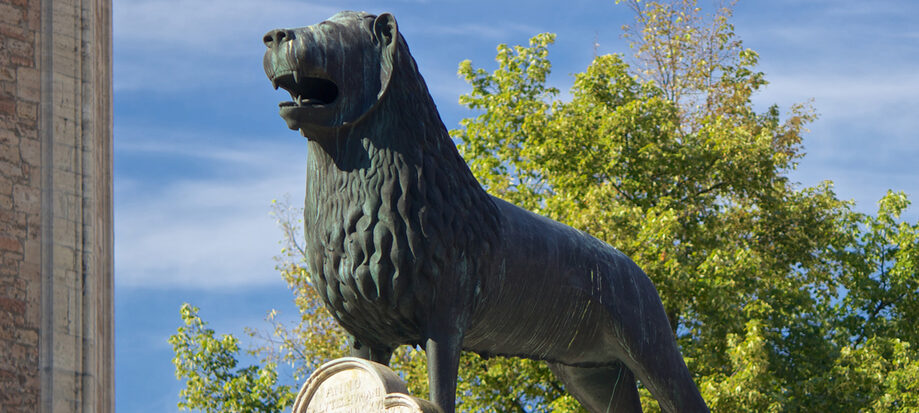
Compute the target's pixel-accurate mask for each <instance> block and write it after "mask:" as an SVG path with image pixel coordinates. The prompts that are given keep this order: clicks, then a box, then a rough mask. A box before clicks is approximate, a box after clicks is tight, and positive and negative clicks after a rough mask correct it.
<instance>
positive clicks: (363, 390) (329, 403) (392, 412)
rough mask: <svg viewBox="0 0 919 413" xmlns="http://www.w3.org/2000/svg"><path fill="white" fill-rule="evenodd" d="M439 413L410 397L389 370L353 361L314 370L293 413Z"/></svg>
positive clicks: (400, 380) (355, 359) (334, 363)
mask: <svg viewBox="0 0 919 413" xmlns="http://www.w3.org/2000/svg"><path fill="white" fill-rule="evenodd" d="M378 412H380V413H382V412H386V413H440V412H441V410H440V409H439V408H438V407H437V406H435V405H434V404H433V403H431V402H429V401H427V400H422V399H418V398H416V397H412V396H410V395H409V394H408V389H407V388H406V387H405V383H404V382H403V381H402V379H400V378H399V376H398V375H396V373H394V372H393V371H392V370H390V369H389V368H388V367H386V366H384V365H382V364H379V363H374V362H372V361H368V360H363V359H359V358H354V357H345V358H340V359H335V360H332V361H330V362H328V363H326V364H323V365H322V366H321V367H319V368H318V369H316V371H315V372H313V374H312V375H311V376H310V378H309V380H307V381H306V383H305V384H304V385H303V387H302V388H301V389H300V393H299V394H297V400H296V401H295V402H294V408H293V413H378Z"/></svg>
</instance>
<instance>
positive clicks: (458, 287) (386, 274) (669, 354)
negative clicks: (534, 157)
mask: <svg viewBox="0 0 919 413" xmlns="http://www.w3.org/2000/svg"><path fill="white" fill-rule="evenodd" d="M264 42H265V44H266V45H267V46H268V50H267V52H266V53H265V57H264V66H265V73H266V74H267V75H268V78H269V79H270V80H271V82H272V84H273V86H274V87H275V88H278V87H280V88H283V89H285V90H287V91H288V92H290V95H291V98H292V101H289V102H282V103H280V105H279V106H280V114H281V117H282V118H283V119H284V120H285V121H286V122H287V126H288V127H289V128H290V129H293V130H299V131H300V132H301V133H302V135H303V136H305V137H306V138H308V142H309V143H308V145H309V155H308V159H307V178H306V205H305V212H304V219H305V221H304V226H305V228H306V252H307V264H308V268H309V272H310V277H311V281H312V283H313V285H314V286H315V288H316V289H317V290H318V292H319V295H320V296H322V298H323V300H324V301H325V303H326V305H328V307H329V309H330V310H331V313H332V314H333V316H334V317H335V318H336V320H337V321H338V322H339V323H340V324H341V325H342V326H343V327H344V328H345V330H347V331H348V332H349V333H350V334H351V335H352V336H353V340H354V341H353V350H352V351H353V355H356V356H358V357H362V358H365V359H370V360H373V361H377V362H380V363H383V364H388V362H389V359H390V357H391V355H392V351H393V349H394V348H395V347H397V346H399V345H403V344H409V345H420V346H421V347H423V348H424V349H425V351H426V354H427V360H428V375H429V380H430V389H431V394H430V397H431V401H433V402H434V403H436V404H437V405H439V406H440V408H441V409H443V411H444V412H446V413H450V412H453V411H454V409H455V397H456V376H457V369H458V363H459V356H460V351H462V350H466V351H473V352H476V353H478V354H481V355H483V356H486V357H489V356H518V357H526V358H531V359H538V360H545V361H546V362H548V363H549V366H550V368H551V369H552V371H553V372H554V373H555V374H556V375H557V376H558V377H559V379H560V380H561V381H562V382H563V383H564V385H565V388H566V390H567V391H569V392H570V393H571V394H572V395H574V397H575V398H576V399H577V400H578V401H580V402H581V404H582V405H583V406H584V407H586V408H587V409H588V410H590V411H592V412H607V411H629V412H631V411H640V410H641V405H640V403H639V397H638V391H637V387H636V378H637V379H638V380H641V383H642V384H643V385H644V386H645V387H647V388H648V389H649V390H650V391H651V394H652V395H653V396H654V397H655V398H656V399H657V401H658V402H659V404H660V406H661V408H662V410H664V411H666V412H704V411H708V408H707V407H706V405H705V401H704V400H703V399H702V397H701V395H700V394H699V391H698V390H697V388H696V386H695V384H694V383H693V379H692V376H691V374H690V372H689V370H688V369H687V368H686V364H685V363H684V361H683V358H682V356H681V355H680V352H679V348H678V347H677V343H676V341H675V339H674V335H673V332H672V331H671V329H670V324H669V323H668V320H667V316H666V314H665V313H664V308H663V306H662V304H661V301H660V297H659V296H658V293H657V290H656V289H655V288H654V285H653V284H652V283H651V280H650V279H649V278H648V276H647V275H645V273H644V272H643V271H642V270H641V269H640V268H639V267H638V266H637V265H636V264H635V263H634V262H632V260H630V259H629V258H628V257H626V256H625V255H624V254H622V253H621V252H619V251H618V250H617V249H615V248H613V247H611V246H609V245H607V244H605V243H603V242H601V241H599V240H597V239H596V238H593V237H591V236H590V235H588V234H586V233H584V232H581V231H578V230H575V229H573V228H571V227H568V226H566V225H563V224H560V223H558V222H555V221H553V220H550V219H548V218H544V217H542V216H539V215H536V214H534V213H531V212H529V211H526V210H524V209H522V208H519V207H517V206H515V205H512V204H510V203H507V202H505V201H503V200H501V199H498V198H495V197H493V196H491V195H489V194H488V193H486V192H485V190H484V189H483V188H482V187H481V185H479V183H478V182H477V181H476V179H475V178H474V177H473V175H472V173H471V172H470V170H469V167H468V166H467V165H466V163H465V162H464V161H463V159H462V158H461V157H460V155H459V153H458V152H457V150H456V146H455V145H454V143H453V142H452V141H451V139H450V137H449V134H448V133H447V129H446V128H445V127H444V125H443V122H442V121H441V119H440V115H439V114H438V113H437V108H436V107H435V105H434V101H433V100H432V98H431V96H430V94H429V92H428V89H427V86H426V85H425V82H424V80H423V79H422V77H421V75H420V74H419V73H418V68H417V66H416V64H415V60H414V59H413V58H412V56H411V54H410V53H409V49H408V45H407V44H406V42H405V40H404V39H403V38H402V36H401V35H400V34H399V30H398V26H397V25H396V20H395V18H393V16H392V15H390V14H381V15H379V16H374V15H371V14H367V13H357V12H341V13H338V14H336V15H335V16H332V17H331V18H330V19H329V20H327V21H324V22H321V23H319V24H316V25H313V26H308V27H303V28H299V29H289V30H288V29H279V30H272V31H270V32H268V34H266V35H265V37H264Z"/></svg>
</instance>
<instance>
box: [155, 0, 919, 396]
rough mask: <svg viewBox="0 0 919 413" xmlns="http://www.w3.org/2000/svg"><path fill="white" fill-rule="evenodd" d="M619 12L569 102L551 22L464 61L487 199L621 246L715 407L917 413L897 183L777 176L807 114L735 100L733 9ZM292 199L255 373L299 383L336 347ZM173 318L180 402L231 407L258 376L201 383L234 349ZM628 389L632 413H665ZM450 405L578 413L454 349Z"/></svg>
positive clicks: (753, 74)
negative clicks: (283, 373) (484, 60)
mask: <svg viewBox="0 0 919 413" xmlns="http://www.w3.org/2000/svg"><path fill="white" fill-rule="evenodd" d="M625 3H626V4H627V5H628V6H629V7H631V8H632V10H633V11H634V12H635V14H636V24H635V25H634V26H631V27H626V32H627V34H628V36H629V38H630V39H631V40H632V42H633V44H632V46H633V49H634V50H635V56H634V58H633V59H631V60H627V59H626V58H625V57H623V56H619V55H606V56H597V57H596V58H595V59H594V61H593V62H592V63H591V64H590V66H589V67H587V69H586V70H585V71H584V72H583V73H578V74H576V75H574V83H573V86H572V87H571V90H570V93H569V94H568V95H566V96H569V97H568V98H566V99H564V100H563V99H560V98H559V96H560V92H559V91H558V90H556V89H554V88H552V87H549V86H547V84H546V81H547V78H548V76H549V74H550V72H551V64H550V61H549V57H548V54H549V46H550V45H551V44H552V43H553V41H554V39H555V36H554V35H552V34H540V35H537V36H535V37H533V38H532V39H531V40H530V43H529V45H528V46H514V47H509V46H506V45H500V46H498V49H497V56H496V62H497V68H496V69H495V70H494V71H487V70H485V69H482V68H474V67H473V65H472V63H471V62H469V61H465V62H462V63H461V64H460V67H459V74H460V75H461V76H462V77H463V78H464V79H466V81H467V82H468V83H469V84H470V85H471V91H470V92H469V93H468V94H466V95H463V96H462V97H461V98H460V102H461V103H462V104H464V105H466V106H467V107H469V108H470V109H473V110H475V111H477V115H476V116H475V117H473V118H469V119H464V120H463V121H461V128H460V129H457V130H453V131H451V134H452V136H453V137H454V138H456V139H457V140H458V141H459V145H458V147H459V150H460V152H461V153H462V155H463V157H464V158H465V159H466V161H467V162H468V163H469V166H470V168H471V169H472V171H473V172H474V173H475V174H476V176H477V177H478V179H479V180H480V182H481V183H482V184H483V185H485V186H486V187H487V188H488V189H489V191H490V192H491V193H492V194H495V195H496V196H499V197H501V198H504V199H506V200H508V201H510V202H513V203H516V204H518V205H521V206H524V207H525V208H528V209H531V210H533V211H535V212H538V213H540V214H544V215H547V216H549V217H552V218H554V219H556V220H559V221H561V222H564V223H567V224H569V225H572V226H574V227H576V228H579V229H582V230H585V231H587V232H589V233H590V234H592V235H594V236H595V237H597V238H599V239H601V240H603V241H606V242H608V243H609V244H611V245H613V246H615V247H617V248H619V249H620V250H622V251H623V252H625V253H626V254H628V255H629V256H630V257H632V258H633V259H634V260H635V261H636V262H637V263H638V264H639V265H640V266H641V267H642V268H643V269H644V270H645V271H646V272H647V273H648V275H649V276H650V277H651V279H652V280H653V281H654V283H655V285H656V286H657V288H658V291H659V292H660V295H661V298H662V300H663V302H664V306H665V309H666V311H667V315H668V317H669V318H670V321H671V323H672V328H673V330H674V334H676V336H677V339H678V341H679V343H680V345H681V347H682V352H683V354H684V356H685V358H686V361H687V364H688V365H689V367H690V370H691V371H692V372H693V374H694V375H695V379H696V383H697V385H698V386H699V389H700V391H701V392H702V394H703V396H704V397H705V399H706V400H707V401H708V403H709V405H710V406H711V408H712V410H713V411H716V412H747V411H770V412H778V411H782V412H785V411H787V412H809V411H821V410H828V409H834V410H838V411H843V412H849V411H853V412H854V411H878V412H880V411H904V412H905V411H916V410H917V409H919V396H916V395H917V394H919V352H917V347H916V346H917V345H919V344H917V343H919V330H917V329H916V328H915V327H914V326H913V325H912V324H914V321H913V320H917V319H919V223H916V224H909V223H906V222H903V221H902V220H901V219H900V217H901V216H902V214H903V212H904V211H905V209H906V208H907V207H908V205H909V201H908V199H907V197H906V195H905V194H903V193H898V192H890V193H888V194H887V196H885V197H884V198H883V199H882V200H881V201H880V203H879V210H878V213H877V215H875V216H872V215H866V214H860V213H856V212H853V211H852V209H851V208H852V203H851V202H847V201H841V200H839V199H838V198H837V197H836V195H835V194H834V193H833V190H832V183H831V182H825V183H823V184H821V185H818V186H816V187H810V188H801V187H800V186H798V185H797V184H794V183H792V182H791V181H790V180H789V178H788V174H789V172H791V171H792V170H793V169H794V168H795V166H796V162H797V160H798V159H799V158H801V157H802V156H803V153H802V152H801V142H802V136H803V134H804V133H805V132H806V129H805V127H806V126H807V124H808V123H810V122H811V121H813V120H814V119H815V117H816V116H815V114H814V112H813V109H811V108H810V107H809V106H808V105H806V104H802V105H795V106H792V107H791V108H790V109H789V110H788V111H787V112H786V113H784V114H781V113H780V111H779V108H778V107H775V106H773V107H770V108H768V109H766V110H765V111H760V112H758V111H757V110H756V108H755V107H754V106H753V104H752V103H751V96H752V95H753V94H754V93H756V92H757V91H759V90H760V89H762V88H763V87H764V86H765V85H766V81H765V78H764V75H763V74H762V73H761V72H758V71H757V70H756V64H757V60H758V56H757V54H756V53H755V52H754V51H752V50H749V49H745V48H744V47H743V43H742V42H741V41H740V40H739V39H737V38H736V36H735V34H734V29H733V26H732V25H731V24H730V16H731V10H730V7H724V8H722V9H719V10H717V11H716V12H715V14H713V15H703V14H702V13H701V10H700V8H699V7H698V6H697V4H696V1H694V0H676V1H673V2H670V3H665V2H653V1H651V2H644V1H642V2H640V3H639V2H638V1H637V0H629V1H625ZM297 211H298V209H296V208H294V209H291V208H289V207H286V206H284V205H283V204H282V205H279V206H277V208H276V214H277V216H278V218H279V222H280V223H281V225H282V229H283V230H284V233H285V239H286V243H285V245H284V248H283V250H282V251H283V255H282V257H281V260H280V261H279V264H278V269H279V270H280V271H281V273H282V275H283V277H284V278H285V280H286V281H287V282H288V284H289V285H290V287H291V289H292V291H293V292H294V295H295V297H296V304H297V307H298V308H299V309H300V321H299V323H298V324H297V325H296V326H286V325H283V324H282V323H280V322H277V321H276V319H275V317H274V315H275V314H274V313H270V314H269V320H270V321H272V323H274V327H275V328H274V331H273V332H272V333H270V334H264V333H259V332H255V331H253V332H251V334H253V335H254V336H256V337H260V338H262V339H264V340H265V345H264V346H263V347H261V348H259V349H256V352H257V353H258V354H260V355H261V356H262V357H263V358H264V360H265V362H266V364H265V366H266V367H265V369H266V371H267V372H270V374H269V373H265V375H266V377H271V380H274V378H273V377H274V376H273V375H272V374H273V371H274V370H273V366H274V365H275V363H286V364H289V365H290V366H292V367H293V371H294V379H295V380H296V381H297V382H302V381H303V380H304V378H305V377H306V376H307V375H308V374H309V373H310V372H311V371H312V370H313V369H315V367H316V366H317V365H318V364H319V363H321V362H324V361H327V360H329V359H332V358H335V357H339V356H342V355H345V354H346V350H347V345H346V343H345V341H344V339H343V333H342V331H341V330H340V329H339V328H338V327H337V325H336V324H335V323H334V321H333V320H332V318H331V317H330V315H329V314H328V313H327V312H326V310H325V308H324V306H323V305H322V303H321V302H320V301H319V300H318V298H317V296H316V295H315V293H314V292H313V291H312V288H311V287H310V285H309V280H308V277H307V274H306V272H305V270H304V269H303V261H302V258H301V254H302V251H301V250H300V248H299V246H298V243H297V242H296V241H295V240H296V239H297V236H296V235H297V234H298V233H299V225H300V224H299V222H298V219H297V218H295V216H296V215H297ZM184 311H185V310H183V314H184ZM193 320H196V318H193ZM189 323H190V322H189V321H188V319H186V325H187V326H192V325H194V323H192V324H189ZM189 328H190V327H183V328H180V334H179V336H178V337H183V338H182V339H181V340H180V339H179V338H176V336H174V337H173V341H171V342H174V346H176V353H177V357H176V365H177V374H178V375H179V377H186V378H188V380H187V382H186V384H187V388H186V390H184V391H183V400H187V402H185V403H186V404H185V406H186V407H188V406H195V407H196V408H197V406H204V404H201V403H204V401H203V399H201V397H202V396H201V395H206V394H216V395H217V396H216V398H217V399H222V400H229V399H230V398H231V397H237V396H233V395H231V394H230V393H228V391H226V390H223V389H224V388H226V387H227V386H226V385H224V383H237V382H240V383H242V381H238V380H237V378H239V377H250V376H251V375H253V374H255V373H254V371H253V370H240V371H239V372H237V373H233V374H235V375H227V374H226V373H222V375H217V374H216V373H211V371H218V370H220V371H229V370H227V369H232V368H235V358H234V357H233V354H235V352H236V351H238V350H237V349H236V348H235V341H234V340H229V341H228V342H227V343H232V344H233V346H229V344H227V345H225V346H224V347H219V346H217V345H216V344H207V343H211V342H219V341H216V340H215V339H213V338H212V336H213V332H210V333H207V334H201V333H194V334H190V333H188V331H191V330H188V329H189ZM201 328H203V327H198V330H195V331H202V332H207V331H209V330H202V329H201ZM183 329H185V330H183ZM224 340H228V339H226V338H225V339H224ZM175 343H184V344H182V346H177V345H176V344H175ZM189 349H192V350H189ZM194 349H207V351H206V352H202V351H200V350H194ZM187 360H191V361H190V362H189V361H187ZM230 361H232V363H230ZM392 364H393V366H394V368H395V369H396V370H397V371H398V372H399V373H400V374H401V375H402V376H403V377H404V378H405V379H406V380H407V381H408V383H409V387H410V390H411V391H412V393H413V394H416V395H422V396H423V395H426V394H427V392H428V389H427V377H426V368H425V360H424V356H423V353H422V352H420V351H418V350H416V349H411V348H406V347H403V348H401V349H399V350H397V352H396V354H395V355H394V358H393V362H392ZM250 369H252V368H250ZM249 371H253V373H247V372H249ZM189 372H195V373H194V375H192V374H191V373H189ZM259 374H262V373H259ZM256 376H259V377H261V376H260V375H256ZM198 377H214V379H208V380H202V379H199V378H198ZM239 380H242V379H239ZM246 380H249V381H248V382H245V383H250V384H248V385H250V386H256V385H255V384H252V383H254V382H253V381H252V380H253V379H249V378H247V379H246ZM274 385H275V382H274V381H265V382H264V384H263V385H262V387H261V388H258V389H267V388H269V387H270V386H274ZM234 386H235V384H233V385H229V387H228V388H234ZM251 389H257V387H251ZM284 391H288V390H287V389H285V390H284ZM251 393H252V394H258V392H255V391H252V392H251ZM282 393H283V392H282ZM641 396H642V404H643V406H644V409H645V411H648V412H654V411H659V408H658V406H657V404H656V402H654V400H653V398H651V396H650V393H648V392H647V391H646V390H645V389H641ZM239 397H242V396H239ZM239 400H240V402H242V401H243V400H244V399H239ZM245 400H248V399H245ZM283 400H287V399H283ZM189 403H198V404H189ZM234 403H235V402H234ZM458 403H459V409H460V410H462V411H471V412H480V411H502V412H504V411H510V412H513V411H516V412H534V411H580V410H581V408H580V406H579V405H578V404H577V403H576V402H575V401H574V399H573V398H572V397H571V396H569V395H567V394H566V393H565V392H564V389H563V388H562V385H561V384H560V383H559V382H558V381H557V380H555V378H554V377H553V376H552V375H551V373H550V372H549V370H548V369H547V368H546V367H545V365H544V364H542V363H538V362H533V361H529V360H519V359H504V358H494V359H488V360H484V359H482V358H480V357H478V356H476V355H473V354H465V355H463V357H462V359H461V366H460V377H459V384H458Z"/></svg>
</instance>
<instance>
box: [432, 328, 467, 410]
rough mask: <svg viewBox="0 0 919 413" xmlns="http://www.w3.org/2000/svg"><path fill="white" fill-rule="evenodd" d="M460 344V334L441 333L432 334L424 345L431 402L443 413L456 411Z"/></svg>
mask: <svg viewBox="0 0 919 413" xmlns="http://www.w3.org/2000/svg"><path fill="white" fill-rule="evenodd" d="M443 330H449V329H443ZM462 342H463V337H462V333H461V332H458V331H442V332H438V333H435V334H432V335H431V337H430V338H428V340H427V342H426V344H425V353H426V354H427V356H428V384H429V385H430V387H431V401H432V402H434V404H436V405H438V406H440V408H441V410H443V413H453V412H454V411H455V409H456V375H457V373H458V371H459V359H460V351H461V350H462V348H461V345H462Z"/></svg>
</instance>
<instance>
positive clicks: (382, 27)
mask: <svg viewBox="0 0 919 413" xmlns="http://www.w3.org/2000/svg"><path fill="white" fill-rule="evenodd" d="M373 36H374V37H375V38H376V39H377V41H378V42H380V44H381V45H382V46H383V47H384V48H386V47H392V46H393V45H394V44H395V43H396V38H397V37H398V36H399V26H398V25H397V24H396V18H395V17H393V15H391V14H389V13H383V14H381V15H379V16H377V18H376V20H374V21H373Z"/></svg>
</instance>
